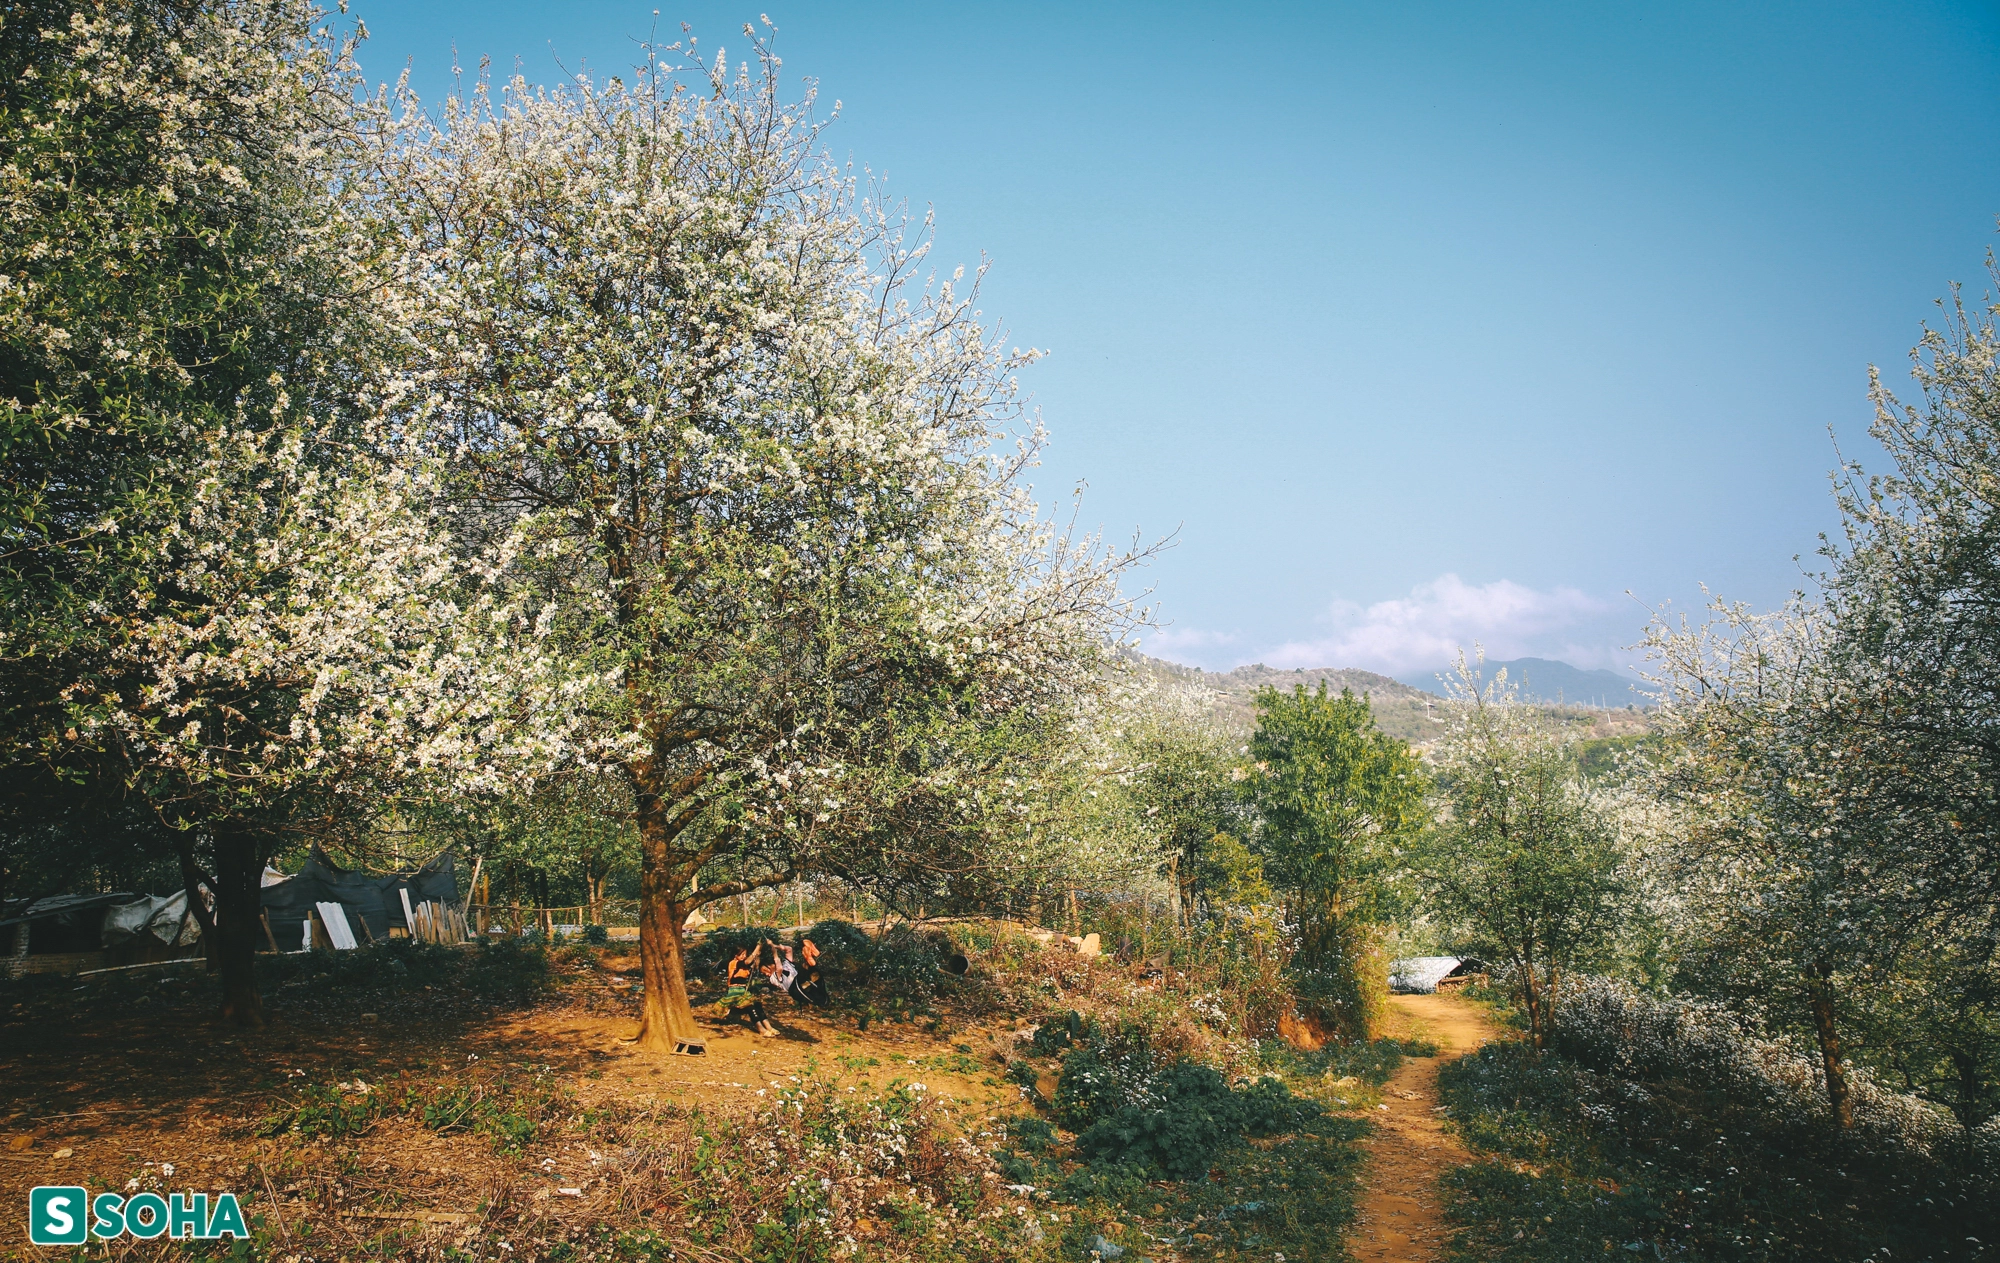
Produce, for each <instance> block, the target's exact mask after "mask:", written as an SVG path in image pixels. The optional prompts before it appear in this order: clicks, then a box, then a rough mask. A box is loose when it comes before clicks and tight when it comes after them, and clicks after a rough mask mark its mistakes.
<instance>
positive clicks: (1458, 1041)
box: [1348, 994, 1498, 1263]
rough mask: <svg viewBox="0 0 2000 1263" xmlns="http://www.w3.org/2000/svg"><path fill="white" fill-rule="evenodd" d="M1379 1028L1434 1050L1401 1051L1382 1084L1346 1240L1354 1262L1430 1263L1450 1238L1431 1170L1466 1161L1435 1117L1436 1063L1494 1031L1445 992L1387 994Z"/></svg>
mask: <svg viewBox="0 0 2000 1263" xmlns="http://www.w3.org/2000/svg"><path fill="white" fill-rule="evenodd" d="M1382 1033H1383V1034H1384V1035H1390V1036H1396V1037H1401V1038H1421V1039H1428V1040H1431V1041H1433V1042H1435V1043H1436V1044H1437V1046H1438V1055H1437V1056H1435V1057H1408V1058H1405V1059H1404V1061H1403V1064H1402V1067H1401V1068H1400V1069H1398V1070H1397V1071H1396V1073H1395V1075H1394V1076H1393V1077H1391V1078H1390V1080H1389V1082H1388V1083H1387V1084H1386V1085H1385V1086H1384V1087H1383V1089H1382V1099H1383V1101H1384V1102H1386V1103H1387V1104H1388V1106H1389V1108H1388V1109H1387V1110H1386V1111H1379V1112H1377V1114H1376V1116H1375V1117H1376V1122H1377V1124H1378V1125H1377V1127H1376V1129H1375V1132H1374V1134H1373V1135H1371V1136H1370V1137H1369V1138H1368V1139H1367V1140H1365V1141H1363V1142H1362V1148H1363V1150H1364V1151H1365V1152H1366V1153H1367V1155H1368V1157H1367V1168H1366V1174H1365V1175H1364V1177H1363V1188H1362V1194H1361V1207H1360V1210H1361V1213H1360V1216H1359V1219H1358V1221H1357V1223H1356V1226H1355V1229H1354V1235H1353V1236H1352V1237H1351V1238H1350V1239H1349V1241H1348V1245H1349V1247H1350V1248H1351V1249H1352V1250H1353V1252H1354V1257H1355V1258H1356V1259H1358V1260H1360V1261H1361V1263H1432V1261H1433V1260H1435V1259H1439V1258H1442V1257H1443V1255H1444V1246H1445V1243H1446V1242H1447V1241H1448V1240H1450V1237H1451V1232H1450V1229H1448V1228H1447V1227H1446V1226H1445V1222H1444V1206H1443V1203H1442V1201H1441V1200H1440V1194H1439V1191H1438V1177H1439V1176H1441V1175H1443V1174H1444V1173H1445V1172H1446V1171H1447V1170H1450V1169H1451V1168H1452V1167H1456V1166H1463V1165H1464V1164H1465V1163H1467V1162H1470V1161H1471V1160H1472V1155H1471V1154H1470V1153H1467V1152H1466V1149H1465V1146H1464V1145H1462V1144H1460V1143H1459V1142H1458V1138H1457V1137H1456V1136H1451V1135H1448V1134H1446V1132H1445V1130H1444V1128H1443V1127H1442V1126H1441V1125H1440V1124H1439V1122H1438V1115H1437V1112H1436V1109H1435V1107H1436V1105H1437V1103H1438V1094H1437V1078H1438V1070H1439V1069H1440V1068H1441V1067H1442V1066H1443V1065H1444V1063H1445V1062H1446V1061H1450V1060H1455V1059H1457V1058H1459V1057H1463V1056H1464V1055H1466V1054H1467V1053H1470V1052H1474V1051H1477V1050H1478V1049H1479V1047H1480V1046H1481V1045H1483V1044H1485V1043H1486V1042H1487V1041H1488V1040H1491V1039H1492V1038H1493V1037H1494V1036H1495V1035H1496V1034H1497V1033H1498V1032H1497V1030H1496V1028H1495V1027H1494V1025H1493V1023H1492V1021H1491V1020H1489V1019H1488V1018H1487V1016H1486V1011H1485V1010H1484V1009H1483V1008H1481V1007H1480V1006H1479V1005H1477V1004H1474V1003H1473V1002H1472V1001H1470V1000H1467V999H1464V998H1462V997H1460V996H1455V995H1449V994H1446V995H1397V996H1390V997H1389V1012H1388V1015H1387V1020H1386V1021H1385V1023H1384V1029H1383V1032H1382Z"/></svg>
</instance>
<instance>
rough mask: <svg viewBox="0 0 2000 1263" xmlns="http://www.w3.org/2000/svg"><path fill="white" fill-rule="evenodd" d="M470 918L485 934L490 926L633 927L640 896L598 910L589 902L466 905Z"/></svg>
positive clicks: (613, 901)
mask: <svg viewBox="0 0 2000 1263" xmlns="http://www.w3.org/2000/svg"><path fill="white" fill-rule="evenodd" d="M466 918H467V920H468V921H470V922H471V923H472V924H473V925H475V926H477V927H478V932H479V933H481V934H484V933H485V932H486V931H487V929H488V928H489V927H490V926H494V925H503V926H507V927H508V928H510V929H516V930H520V929H526V928H527V927H528V926H530V925H538V926H540V927H541V928H542V929H543V930H545V931H547V932H549V933H550V934H554V933H555V932H556V931H557V930H558V929H560V928H564V927H569V926H574V927H575V928H576V929H577V930H579V931H580V930H582V929H583V927H584V926H586V925H606V926H612V925H617V926H631V925H637V924H639V901H638V900H636V899H606V900H605V901H604V902H603V903H601V904H598V905H597V907H596V909H595V910H594V915H593V909H592V908H591V906H590V905H589V904H578V905H576V906H574V907H568V908H535V907H530V906H528V905H526V904H515V903H474V904H468V905H466Z"/></svg>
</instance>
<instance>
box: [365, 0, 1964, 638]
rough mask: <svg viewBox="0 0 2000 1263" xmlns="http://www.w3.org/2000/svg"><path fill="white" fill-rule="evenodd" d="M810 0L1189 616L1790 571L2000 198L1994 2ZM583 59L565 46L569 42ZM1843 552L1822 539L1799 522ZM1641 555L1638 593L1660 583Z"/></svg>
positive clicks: (1437, 633)
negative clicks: (1885, 382) (1872, 390)
mask: <svg viewBox="0 0 2000 1263" xmlns="http://www.w3.org/2000/svg"><path fill="white" fill-rule="evenodd" d="M355 11H356V12H357V13H358V14H359V15H360V16H361V17H362V18H363V19H364V20H365V21H366V22H367V24H368V27H369V29H370V31H371V33H372V38H371V40H370V41H369V43H368V45H367V46H366V47H365V49H364V66H365V68H366V69H368V70H369V71H370V73H371V74H372V75H374V76H375V77H377V78H393V77H394V75H395V74H396V73H397V72H398V71H400V70H401V69H402V68H403V66H404V65H405V64H406V63H407V64H408V65H409V66H410V68H411V72H412V79H413V82H414V84H415V85H416V87H417V88H418V89H419V91H420V92H422V93H423V94H424V95H425V96H426V97H427V98H430V99H435V98H437V97H439V96H441V95H442V94H443V92H444V91H446V90H447V87H448V84H449V70H450V67H451V64H452V60H451V59H452V55H453V49H454V48H456V50H457V55H458V57H459V59H460V61H461V63H462V64H463V65H465V66H467V67H473V66H476V65H477V63H478V59H479V58H480V57H481V56H489V57H491V58H492V59H493V63H494V66H495V68H496V69H497V70H498V71H500V72H502V73H506V72H510V71H511V70H513V69H515V68H516V67H518V68H519V69H520V70H521V71H522V73H524V74H526V75H527V76H528V77H529V78H530V79H533V80H544V81H547V80H554V79H557V78H559V77H561V75H562V73H563V67H565V66H566V67H568V68H570V69H572V70H573V69H577V68H579V67H588V68H589V69H591V70H593V71H596V72H599V73H603V74H610V73H618V72H620V71H622V70H623V69H624V68H625V67H626V66H627V64H628V63H629V62H631V61H632V60H634V59H635V56H636V54H635V43H634V41H635V39H636V38H637V37H641V36H643V35H645V34H646V32H647V31H648V29H649V28H651V27H652V26H653V24H654V22H655V21H656V19H655V17H654V10H653V7H652V5H651V3H642V4H625V3H606V2H602V0H591V2H585V3H569V4H562V5H555V4H530V3H519V2H515V3H494V2H492V0H486V2H483V3H479V4H473V3H467V2H458V0H453V2H450V3H443V2H439V3H426V2H422V0H401V2H399V3H395V4H384V5H371V4H369V3H368V0H357V3H356V6H355ZM760 13H768V14H769V15H770V17H771V19H772V20H773V21H774V22H775V23H776V24H777V26H778V28H779V34H778V36H777V48H778V51H779V53H780V55H781V56H783V57H784V59H785V73H786V74H787V75H788V76H801V77H803V76H810V77H812V78H815V79H817V80H818V81H819V83H820V88H821V93H822V96H823V97H824V98H826V99H828V100H832V99H838V100H839V101H840V102H841V110H840V121H839V122H838V123H837V124H836V125H835V126H834V127H833V128H832V129H831V130H830V131H829V132H828V133H827V138H828V142H829V145H830V147H831V149H832V150H833V151H834V153H835V154H836V155H837V156H839V157H842V158H849V157H851V158H853V159H854V160H855V161H857V162H858V163H861V164H864V165H866V166H867V167H869V168H871V169H873V170H874V171H876V172H878V173H882V174H884V175H886V176H887V177H888V179H889V181H890V184H891V187H892V189H894V190H896V191H898V192H900V193H901V195H903V196H904V197H907V198H909V199H910V200H911V202H912V203H913V204H915V205H916V206H918V207H920V208H921V207H923V206H929V207H931V208H933V209H934V210H935V212H936V215H937V220H938V226H939V231H938V250H937V253H936V254H935V255H934V256H933V257H934V258H935V259H936V260H937V261H938V262H940V263H941V264H943V265H944V266H945V267H946V268H947V269H948V268H949V266H950V265H951V264H952V263H954V262H958V261H964V262H968V263H976V262H977V261H978V260H979V258H980V257H981V256H982V255H984V256H986V257H989V258H990V259H991V260H992V262H993V269H992V272H991V273H990V276H989V280H988V284H987V288H986V299H985V302H984V304H983V308H984V310H985V311H986V312H987V314H988V316H989V317H992V318H999V319H1002V320H1004V322H1005V324H1006V326H1007V328H1008V329H1009V331H1010V333H1011V336H1012V338H1013V340H1014V341H1016V342H1018V343H1019V344H1022V345H1033V346H1037V347H1043V348H1047V349H1048V350H1049V351H1051V352H1052V354H1051V355H1050V357H1049V358H1048V359H1047V360H1045V361H1043V362H1042V363H1041V364H1040V365H1038V366H1036V367H1035V368H1034V369H1033V370H1032V371H1031V372H1030V373H1029V375H1028V377H1027V379H1026V380H1027V383H1028V385H1029V386H1030V388H1031V389H1032V390H1033V391H1034V394H1035V398H1036V401H1037V403H1038V404H1039V406H1040V408H1041V410H1042V413H1043V415H1044V419H1045V420H1046V422H1047V424H1048V426H1049V428H1050V430H1051V432H1052V434H1053V437H1054V443H1053V446H1052V447H1051V449H1050V451H1049V453H1048V456H1047V458H1046V460H1045V462H1044V465H1043V468H1042V470H1041V471H1040V473H1039V475H1038V477H1037V480H1036V481H1037V486H1038V489H1039V490H1040V491H1041V492H1042V493H1043V494H1044V495H1045V496H1047V497H1050V498H1056V497H1061V496H1063V495H1066V494H1067V492H1068V490H1069V488H1070V486H1071V485H1072V484H1073V483H1075V482H1076V481H1078V480H1088V482H1089V484H1090V489H1089V492H1088V494H1087V499H1086V507H1085V518H1086V520H1087V521H1089V522H1093V523H1101V524H1102V525H1103V526H1104V528H1105V529H1106V530H1107V531H1108V532H1109V533H1110V534H1112V535H1113V536H1118V537H1126V536H1129V535H1130V534H1131V533H1132V532H1133V531H1134V530H1135V529H1136V530H1138V531H1140V532H1142V533H1144V534H1146V535H1148V536H1156V535H1162V534H1166V533H1169V532H1174V531H1178V532H1179V535H1178V543H1177V546H1176V547H1175V548H1174V549H1173V550H1171V551H1170V552H1169V553H1167V554H1166V555H1165V557H1164V558H1163V559H1162V560H1161V561H1159V562H1158V563H1157V564H1156V565H1155V566H1154V567H1152V569H1151V571H1150V573H1149V574H1148V575H1147V577H1146V582H1150V583H1151V584H1153V585H1154V586H1155V590H1156V599H1157V601H1158V604H1159V607H1160V613H1161V615H1162V617H1163V618H1164V619H1165V620H1167V625H1166V626H1165V628H1164V629H1163V630H1162V631H1161V632H1160V633H1158V634H1156V635H1155V636H1153V637H1152V638H1151V639H1150V647H1151V649H1152V650H1153V652H1156V653H1159V654H1161V655H1162V656H1165V657H1169V658H1174V659H1176V660H1179V661H1184V662H1189V663H1195V664H1199V665H1204V666H1210V667H1228V666H1231V665H1235V664H1237V663H1241V662H1251V661H1261V662H1266V663H1269V664H1271V665H1282V666H1322V665H1324V666H1362V667H1368V668H1371V669H1375V670H1382V671H1388V672H1392V673H1401V672H1407V671H1410V670H1413V669H1423V668H1428V667H1432V666H1435V665H1438V663H1439V662H1441V661H1442V659H1443V658H1444V656H1445V655H1446V653H1447V652H1448V647H1449V646H1451V645H1453V644H1459V643H1468V644H1469V643H1470V642H1471V641H1473V640H1478V641H1480V642H1482V643H1484V644H1485V645H1486V646H1487V648H1488V651H1489V654H1490V655H1491V656H1493V657H1498V658H1510V657H1514V656H1517V655H1522V654H1534V655H1539V656H1546V657H1559V658H1565V659H1567V660H1569V661H1571V662H1573V663H1576V664H1578V665H1580V666H1587V667H1589V666H1608V665H1615V664H1617V663H1620V662H1624V661H1627V660H1629V658H1630V655H1629V654H1625V653H1623V652H1622V651H1621V649H1620V646H1623V645H1628V644H1630V643H1631V642H1632V641H1634V640H1635V639H1636V638H1637V636H1638V632H1639V629H1640V627H1641V626H1642V625H1643V623H1644V621H1645V610H1644V608H1643V607H1642V604H1641V602H1643V603H1646V604H1657V603H1659V602H1661V601H1666V600H1672V601H1674V602H1675V603H1677V604H1680V605H1686V604H1688V603H1689V602H1691V601H1692V602H1698V601H1699V598H1700V590H1699V585H1700V584H1703V583H1706V584H1707V585H1708V586H1709V587H1710V588H1712V589H1714V590H1716V591H1718V592H1720V593H1722V594H1725V595H1727V596H1730V597H1734V598H1739V599H1744V600H1749V601H1751V602H1753V603H1757V604H1770V603H1773V602H1775V601H1778V600H1780V599H1782V598H1783V597H1784V595H1785V594H1786V593H1787V592H1788V591H1790V590H1791V589H1792V588H1794V587H1797V586H1799V585H1800V583H1801V582H1802V578H1803V573H1804V568H1809V567H1810V565H1811V562H1812V557H1811V554H1812V550H1813V549H1814V548H1815V547H1816V544H1817V535H1818V533H1819V532H1820V531H1823V530H1828V529H1831V528H1832V526H1833V524H1834V516H1833V514H1832V511H1831V506H1830V501H1829V499H1828V494H1827V477H1826V476H1827V471H1828V469H1829V468H1830V467H1831V466H1832V465H1833V463H1834V460H1835V455H1834V448H1833V441H1832V440H1831V439H1830V438H1829V435H1828V429H1829V427H1831V428H1832V429H1833V430H1834V431H1835V432H1836V433H1837V434H1838V436H1839V441H1840V443H1841V445H1842V447H1843V448H1844V449H1845V450H1847V451H1848V452H1849V453H1850V454H1853V455H1860V456H1863V457H1866V456H1867V455H1868V454H1869V453H1870V450H1871V449H1870V448H1869V447H1868V444H1867V439H1866V436H1865V433H1864V430H1865V427H1866V425H1867V422H1868V419H1869V416H1870V407H1869V404H1868V400H1867V397H1866V384H1867V378H1866V372H1867V366H1868V365H1869V364H1870V363H1875V364H1879V365H1880V366H1881V367H1882V368H1883V370H1884V372H1885V374H1886V375H1887V376H1888V377H1889V378H1890V380H1891V383H1892V385H1893V384H1901V383H1905V382H1906V381H1907V363H1908V362H1907V352H1908V348H1909V346H1910V345H1911V343H1912V342H1914V341H1915V339H1916V337H1917V335H1918V334H1919V332H1920V327H1919V326H1920V323H1921V322H1922V321H1924V320H1925V319H1927V318H1932V317H1934V315H1935V308H1933V307H1932V305H1931V304H1932V302H1933V301H1934V300H1935V299H1936V298H1938V297H1939V296H1941V295H1943V294H1944V293H1945V292H1946V290H1947V286H1948V284H1949V283H1950V282H1952V281H1962V282H1965V283H1966V284H1967V286H1968V290H1969V292H1971V293H1972V294H1973V295H1975V296H1976V295H1977V294H1978V293H1980V292H1982V290H1983V286H1984V282H1985V274H1984V270H1983V259H1984V255H1985V251H1986V250H1987V248H1988V246H1989V244H1990V243H1993V242H1994V225H1995V218H1994V217H1995V215H1996V214H2000V162H1996V160H1995V159H1996V157H2000V155H1996V152H1995V149H1996V146H2000V8H1997V7H1995V6H1993V5H1991V4H1981V5H1974V4H1956V5H1954V4H1923V3H1913V4H1904V5H1898V6H1868V7H1862V6H1857V5H1842V4H1837V3H1835V4H1827V3H1819V4H1811V5H1807V4H1796V5H1777V4H1771V5H1741V4H1705V3H1680V4H1674V5H1650V6H1648V5H1618V6H1611V5H1602V4H1573V5H1565V4H1534V5H1526V4H1515V5H1502V4H1487V5H1474V4H1468V3H1462V2H1461V3H1450V4H1446V3H1422V2H1418V3H1395V4H1390V3H1378V4H1374V5H1368V6H1312V7H1288V6H1251V5H1228V6H1215V7H1213V8H1207V9H1204V8H1196V7H1188V6H1176V5H1170V4H1152V5H1131V6H1118V5H1075V4H1068V5H1045V6H1043V5H1032V4H1021V3H1012V4H1004V5H1002V4H982V5H952V4H939V3H925V4H904V5H897V4H871V5H853V4H849V5H834V4H826V3H790V2H788V0H774V2H773V3H770V4H767V5H764V6H750V7H744V6H737V5H730V4H717V3H701V4H686V5H679V6H676V7H665V6H663V7H662V8H661V9H660V10H659V17H658V18H657V21H658V23H659V29H660V30H661V31H662V32H666V33H669V34H670V35H671V36H673V37H678V35H679V30H678V27H679V24H680V23H681V22H687V23H688V24H690V25H691V26H692V27H693V28H694V31H695V34H696V35H697V36H698V37H699V38H700V39H701V42H702V44H703V45H704V46H705V47H707V48H709V49H711V50H712V49H713V48H714V47H715V46H716V45H718V44H719V45H721V46H723V47H725V48H727V49H729V50H730V52H731V54H732V60H736V59H738V57H740V51H741V50H742V49H743V48H744V47H745V45H744V40H743V37H742V33H741V31H742V26H743V23H744V22H745V21H746V20H754V19H755V18H756V17H757V15H758V14H760ZM559 59H560V60H559ZM1800 554H1804V556H1805V561H1804V563H1803V565H1802V563H1800V562H1795V561H1794V560H1793V559H1794V557H1795V556H1798V555H1800ZM1628 590H1629V591H1630V592H1631V593H1633V594H1634V596H1636V598H1637V600H1635V599H1633V597H1628V596H1626V595H1625V594H1626V592H1627V591H1628Z"/></svg>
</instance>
